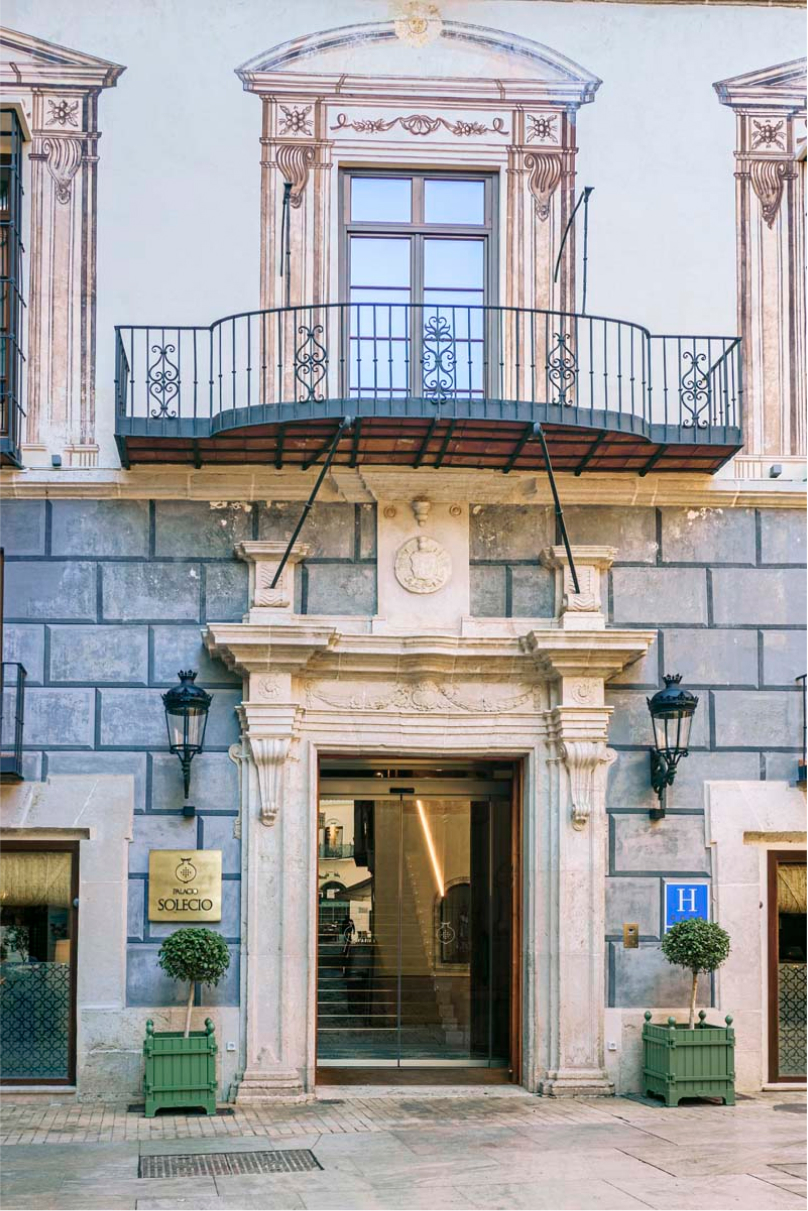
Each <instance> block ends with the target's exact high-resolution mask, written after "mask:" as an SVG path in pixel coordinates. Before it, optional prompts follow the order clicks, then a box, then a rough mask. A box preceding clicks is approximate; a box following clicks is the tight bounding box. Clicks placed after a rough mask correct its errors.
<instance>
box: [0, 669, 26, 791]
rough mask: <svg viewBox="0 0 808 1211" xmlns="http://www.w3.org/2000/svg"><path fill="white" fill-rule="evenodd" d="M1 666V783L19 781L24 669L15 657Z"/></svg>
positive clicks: (20, 773)
mask: <svg viewBox="0 0 808 1211" xmlns="http://www.w3.org/2000/svg"><path fill="white" fill-rule="evenodd" d="M0 667H2V694H0V777H2V780H3V781H4V782H6V781H8V782H19V781H20V779H21V778H22V776H23V772H22V732H23V723H24V718H25V677H26V672H25V668H24V667H23V665H21V664H19V663H18V662H17V661H14V660H4V661H3V662H2V666H0Z"/></svg>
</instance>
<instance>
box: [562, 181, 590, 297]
mask: <svg viewBox="0 0 808 1211" xmlns="http://www.w3.org/2000/svg"><path fill="white" fill-rule="evenodd" d="M594 192H595V187H594V185H584V187H583V189H582V191H581V196H580V197H579V198H578V201H577V202H576V203H575V207H574V208H573V211H572V214H571V215H570V217H569V221H568V223H567V226H566V227H565V228H564V234H563V236H562V237H561V246H560V248H559V250H558V256H557V258H556V263H555V271H554V273H553V281H554V282H557V281H558V271H559V269H560V268H561V257H562V256H563V253H564V245H565V244H566V242H567V237H568V236H569V233H570V231H571V230H572V224H573V223H574V222H575V216H576V214H577V213H578V208H579V207H580V205H581V202H586V208H585V209H584V216H585V217H586V218H587V219H588V215H589V195H590V193H594ZM586 244H587V239H586V232H584V249H586ZM584 265H585V263H584ZM584 283H586V268H584ZM583 310H584V314H585V313H586V285H584V309H583Z"/></svg>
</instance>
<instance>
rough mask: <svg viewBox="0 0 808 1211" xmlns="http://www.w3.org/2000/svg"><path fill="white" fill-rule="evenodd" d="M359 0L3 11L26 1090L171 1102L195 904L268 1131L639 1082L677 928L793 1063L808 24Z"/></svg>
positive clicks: (9, 918)
mask: <svg viewBox="0 0 808 1211" xmlns="http://www.w3.org/2000/svg"><path fill="white" fill-rule="evenodd" d="M353 9H355V10H356V11H355V12H353V10H351V12H350V13H349V12H348V9H347V8H346V9H345V13H346V14H347V15H346V18H345V23H344V24H343V25H341V26H339V27H338V28H333V26H332V21H331V19H330V18H329V14H328V12H327V11H326V9H325V7H324V6H322V5H320V4H317V3H313V4H311V5H309V6H308V7H307V8H306V9H305V11H303V10H301V11H300V12H297V11H295V12H292V11H289V12H287V11H286V10H285V9H284V10H283V20H282V21H281V20H280V19H279V20H278V21H273V22H270V23H267V20H266V13H265V12H264V11H263V10H261V8H260V6H258V5H252V4H247V5H245V6H243V8H242V10H241V11H240V14H239V16H238V17H237V18H234V20H233V21H232V22H228V21H225V18H224V17H223V15H222V14H221V13H219V12H218V10H217V11H215V12H214V11H213V10H211V12H210V14H209V16H210V20H209V21H206V22H205V23H204V28H198V29H197V28H191V27H190V26H189V24H188V16H187V14H185V13H184V11H183V6H181V5H172V4H168V3H167V4H165V5H161V6H158V7H157V8H156V9H155V10H153V11H151V10H150V12H149V14H148V15H147V14H146V13H145V12H137V13H132V14H130V16H129V17H128V18H127V20H126V21H124V22H123V23H122V25H121V28H120V29H118V30H116V29H111V28H109V27H108V26H107V25H105V24H104V23H103V13H102V10H101V8H100V7H97V8H96V6H94V5H93V4H87V5H85V6H83V11H82V13H81V15H80V17H79V18H78V20H73V19H72V18H71V23H70V34H69V38H68V35H67V33H66V32H65V31H66V29H67V26H66V25H65V23H64V18H63V16H62V15H61V14H60V12H59V10H58V6H56V5H50V4H48V3H46V4H45V5H44V6H43V5H42V4H39V5H37V8H36V11H35V10H34V9H33V8H32V7H30V6H28V5H27V4H23V3H20V4H19V5H18V7H17V15H16V16H15V20H14V22H12V24H14V27H15V28H14V29H7V30H5V31H4V32H3V36H2V60H0V70H1V71H2V81H3V88H4V94H3V95H4V99H3V105H4V109H3V144H2V152H3V161H2V171H3V174H4V176H3V179H4V183H5V186H6V188H5V197H4V201H3V210H2V212H0V217H2V221H3V230H4V244H3V249H4V257H5V260H4V263H3V269H4V289H5V294H6V307H5V311H4V318H3V322H4V332H3V348H4V362H3V375H4V378H3V417H2V420H3V432H2V457H3V464H4V466H3V470H2V489H3V507H2V545H3V549H4V582H3V619H4V626H3V661H4V664H3V685H4V709H3V724H2V728H3V737H2V738H3V770H4V785H3V788H2V808H1V811H2V814H0V830H1V831H0V841H2V842H3V845H4V848H3V856H2V859H1V860H0V861H1V862H2V913H3V917H2V922H1V924H2V929H3V934H2V946H3V953H2V956H1V957H0V959H1V961H2V963H3V966H4V969H5V974H6V977H7V978H6V980H5V982H4V983H3V984H2V986H0V998H1V999H2V1010H3V1013H4V1018H5V1022H6V1028H5V1037H6V1040H8V1038H9V1037H11V1039H12V1045H11V1046H10V1047H9V1045H8V1043H7V1046H6V1053H5V1058H4V1061H3V1064H4V1069H3V1073H2V1079H3V1081H4V1083H8V1084H9V1085H10V1086H14V1092H16V1095H17V1096H26V1097H36V1096H45V1097H51V1098H52V1097H57V1096H60V1097H68V1098H72V1097H77V1098H79V1099H82V1100H93V1099H110V1100H129V1101H131V1100H134V1099H137V1098H138V1096H139V1094H140V1092H141V1089H142V1080H143V1058H142V1043H143V1035H144V1028H145V1022H146V1019H147V1018H151V1019H152V1020H154V1022H155V1023H156V1025H157V1028H158V1029H160V1028H165V1029H168V1028H172V1027H175V1026H176V1025H177V1024H178V1023H179V1022H180V1020H181V1017H180V1015H181V1013H182V1009H181V1005H182V1002H183V1000H184V997H185V993H184V990H183V989H182V987H178V986H176V985H174V984H173V983H171V982H170V981H169V980H168V979H167V978H166V976H165V975H164V973H163V972H162V970H161V968H160V967H159V965H158V961H157V956H158V950H159V947H160V944H161V941H162V939H163V938H164V937H165V936H166V935H167V934H169V933H171V932H173V930H174V929H175V928H177V927H178V925H180V924H182V922H183V921H185V922H187V923H192V922H193V921H194V920H196V919H198V918H199V917H200V915H201V917H202V919H205V920H206V921H207V920H210V916H211V915H212V916H213V918H214V919H213V920H212V921H211V922H210V926H209V927H210V928H212V929H214V930H216V931H218V932H220V933H221V934H222V935H223V936H224V938H225V940H226V941H227V944H228V947H229V949H230V954H231V963H230V967H229V969H228V973H227V975H226V977H225V978H224V980H223V981H222V982H221V983H220V984H219V985H217V986H215V987H205V988H202V989H199V990H198V992H197V1004H198V1006H199V1008H198V1009H197V1010H196V1011H195V1012H196V1016H197V1017H198V1021H199V1024H200V1025H201V1023H202V1020H203V1019H204V1018H205V1017H206V1016H209V1017H211V1018H212V1019H213V1021H214V1023H215V1027H216V1034H217V1038H218V1040H219V1058H218V1062H219V1065H220V1069H219V1071H220V1086H221V1089H222V1091H223V1094H224V1096H225V1097H228V1098H230V1099H232V1100H235V1101H237V1102H239V1103H246V1104H249V1103H251V1102H253V1103H254V1102H256V1101H263V1100H269V1099H273V1098H300V1097H305V1096H308V1095H310V1094H311V1092H312V1090H313V1088H314V1086H315V1084H316V1082H317V1080H318V1079H328V1080H335V1079H339V1073H340V1071H345V1070H348V1069H354V1068H356V1067H361V1068H364V1069H367V1070H368V1073H371V1072H375V1073H379V1072H381V1073H382V1074H383V1076H384V1077H385V1079H390V1080H394V1079H396V1074H397V1072H398V1071H400V1070H401V1069H402V1068H417V1069H420V1070H422V1072H423V1073H424V1074H426V1075H425V1079H428V1077H429V1073H430V1072H434V1070H435V1069H441V1068H446V1067H453V1068H455V1069H456V1070H457V1076H458V1079H459V1080H461V1079H462V1080H470V1081H471V1080H478V1079H492V1077H493V1078H501V1079H508V1080H512V1081H514V1082H516V1083H518V1084H521V1085H524V1086H525V1087H526V1088H528V1089H530V1090H532V1091H535V1092H537V1093H541V1094H544V1095H548V1096H567V1095H575V1094H593V1093H595V1094H604V1095H609V1094H612V1093H614V1092H615V1091H617V1092H627V1091H633V1090H639V1089H640V1088H641V1072H640V1067H641V1064H640V1031H641V1026H642V1021H643V1014H644V1012H645V1011H646V1010H648V1009H650V1010H651V1011H652V1013H653V1014H654V1015H655V1017H656V1016H657V1015H659V1016H660V1019H661V1020H665V1017H667V1015H668V1014H670V1013H676V1012H680V1011H681V1009H682V1006H683V1005H684V1004H686V1002H687V999H688V992H687V982H688V981H687V977H686V974H685V973H682V972H681V971H679V970H678V969H674V968H672V967H670V966H669V965H668V964H667V963H666V962H665V960H664V958H663V956H662V954H661V950H660V939H661V937H662V935H663V933H664V930H665V928H666V927H667V926H669V925H670V924H671V923H672V921H673V920H675V919H677V916H680V915H681V914H682V913H684V914H686V915H687V914H690V915H694V914H695V915H703V916H708V917H710V918H712V919H714V920H717V921H719V922H720V923H721V924H722V925H723V926H724V927H725V928H726V929H727V930H728V931H729V933H730V935H731V938H732V953H731V955H730V959H729V960H728V962H727V964H726V965H725V966H724V967H723V968H722V969H721V970H720V971H719V972H717V973H716V974H715V976H714V977H712V978H711V979H705V980H704V981H703V983H702V985H701V988H700V994H699V1003H700V1005H701V1006H703V1007H704V1008H706V1009H707V1010H708V1012H709V1013H710V1015H711V1016H715V1015H717V1017H716V1020H720V1019H722V1018H723V1017H724V1015H725V1014H728V1013H729V1014H732V1015H733V1018H734V1023H735V1028H736V1035H737V1046H736V1062H737V1077H738V1086H739V1088H741V1089H760V1088H761V1087H763V1086H765V1085H768V1084H772V1083H773V1084H775V1085H776V1084H777V1083H778V1082H784V1081H785V1082H788V1083H790V1084H791V1085H792V1086H793V1085H794V1083H799V1082H800V1081H802V1082H803V1083H804V1080H805V1074H804V1071H803V1069H804V1059H803V1057H804V1043H805V1016H804V985H805V970H806V968H805V949H804V947H805V941H804V923H805V894H806V893H805V822H804V811H805V782H804V760H805V758H804V720H805V715H804V684H805V683H804V680H803V681H802V682H801V681H800V680H799V679H800V677H802V675H803V674H804V672H805V642H804V625H805V571H804V568H805V515H804V491H805V469H804V458H805V374H804V371H805V336H804V320H805V297H804V279H803V276H802V273H801V264H802V260H803V255H804V205H803V202H804V188H805V141H804V121H805V110H806V106H805V61H804V60H800V59H797V58H796V56H797V54H798V53H799V46H798V41H799V33H798V25H799V23H800V21H801V17H800V14H799V12H792V11H790V9H789V7H787V6H785V7H782V8H774V9H769V8H765V9H764V8H758V7H756V6H753V5H746V4H740V5H729V6H726V7H722V8H718V9H712V8H711V9H706V10H705V9H703V8H700V9H699V25H700V30H701V37H700V39H699V45H698V49H697V52H696V53H695V56H694V57H691V59H689V60H688V62H689V63H690V65H691V66H690V69H689V71H688V73H687V74H683V73H682V71H681V66H680V65H681V62H682V61H683V60H682V55H681V54H680V51H681V50H682V48H683V47H685V46H691V41H692V40H691V29H692V22H693V21H694V14H693V11H692V9H691V8H690V6H688V5H682V6H664V5H631V6H623V5H620V4H597V5H594V4H588V3H585V2H582V3H576V4H572V5H538V4H524V3H518V2H516V0H514V2H512V3H511V2H509V0H502V2H491V3H488V2H482V0H480V2H478V0H473V2H469V3H466V4H462V5H461V4H448V3H447V4H446V5H445V6H440V7H435V6H424V5H422V6H418V5H410V6H401V7H399V8H396V9H395V11H393V10H389V11H388V9H387V7H386V6H385V5H383V4H379V5H375V4H372V5H368V4H357V5H354V6H353ZM270 27H271V30H270V32H267V31H268V29H270ZM23 31H24V32H23ZM551 34H552V37H551ZM67 40H69V41H70V42H71V45H72V43H73V42H79V41H80V44H81V46H82V48H84V47H87V48H89V49H90V50H91V51H92V53H88V51H87V50H85V49H82V50H80V51H79V50H75V49H67V48H66V47H65V46H63V45H62V41H67ZM545 43H552V47H551V46H550V45H547V44H545ZM267 47H269V49H267ZM231 49H232V54H231V53H230V51H231ZM96 52H98V53H99V54H100V53H101V52H103V54H104V55H108V56H109V58H102V57H97V55H96ZM228 55H229V57H227V56H228ZM122 63H126V65H127V66H126V69H124V67H123V66H122ZM582 63H585V64H586V66H582V65H581V64H582ZM236 64H240V66H238V67H237V68H236V75H235V76H234V75H233V70H232V69H233V68H234V66H236ZM750 68H751V70H750ZM124 71H125V74H122V73H124ZM742 73H743V74H742ZM599 110H604V111H605V112H604V115H603V117H602V118H599V117H598V116H597V115H598V111H599ZM101 129H103V131H104V138H103V139H101V138H100V132H101ZM155 132H159V137H156V133H155ZM688 160H689V161H690V162H691V163H692V162H693V161H697V162H698V163H699V164H700V176H699V177H698V178H697V180H696V181H695V183H694V178H693V173H692V172H691V171H690V170H688V172H687V174H685V173H684V172H683V168H682V165H683V164H684V163H687V162H688ZM155 170H156V171H155ZM685 180H687V182H688V184H687V186H685ZM588 182H592V183H593V185H594V189H593V188H592V187H591V186H589V187H587V183H588ZM601 197H602V198H603V202H602V203H601V202H600V199H601ZM599 206H600V213H599V211H598V207H599ZM150 317H153V321H150ZM133 319H134V320H136V321H146V322H145V323H144V322H141V323H134V324H133V323H132V322H131V321H132V320H133ZM694 332H695V333H696V335H693V333H694ZM721 332H723V333H725V334H726V335H715V333H721ZM671 333H673V334H674V335H670V334H671ZM556 492H557V494H558V495H557V497H556ZM562 510H563V521H562V520H561V518H560V513H561V512H562ZM301 523H302V524H301ZM188 669H193V670H195V671H196V673H197V684H199V685H201V686H203V687H204V688H205V690H206V691H208V693H209V694H210V695H211V696H212V704H211V707H210V713H209V716H208V720H207V727H206V730H205V734H204V743H203V748H202V751H201V753H199V754H198V755H197V756H195V757H194V759H193V761H192V763H191V784H190V795H188V794H186V793H185V790H184V785H183V772H182V769H181V767H180V763H179V762H178V761H177V757H176V755H174V754H173V753H172V752H170V751H169V746H168V740H167V733H166V717H165V711H164V703H163V695H164V694H165V693H166V691H168V690H169V689H170V688H171V687H172V686H173V685H174V684H175V683H176V679H177V675H178V672H179V670H188ZM21 670H22V671H21ZM668 674H671V675H673V674H676V675H679V676H681V677H682V679H683V681H684V683H685V684H686V685H687V687H688V688H689V689H691V690H693V692H694V693H696V694H697V695H698V698H699V704H698V707H697V710H696V714H695V716H694V719H693V725H692V731H691V734H690V739H689V751H688V754H687V755H686V756H684V757H683V758H682V759H681V761H680V763H679V766H678V769H677V773H676V777H675V780H674V781H673V782H672V784H671V785H669V786H668V787H667V788H666V789H665V790H664V791H663V792H662V794H661V795H658V794H657V792H656V791H655V790H654V789H653V787H652V783H651V759H650V756H649V750H650V747H651V743H652V732H651V723H650V717H649V712H648V703H647V700H648V698H650V697H651V696H652V695H653V694H654V693H655V692H656V691H657V690H658V689H659V688H660V687H661V685H662V683H663V677H664V676H666V675H668ZM23 686H24V691H23V688H22V687H23ZM191 804H192V805H193V806H191ZM208 851H212V852H213V853H214V854H218V855H221V863H222V878H221V890H220V909H219V904H218V903H217V904H216V907H215V908H214V909H212V910H210V911H207V910H206V911H207V916H205V912H202V910H201V909H200V905H201V904H202V900H200V899H199V895H200V894H201V893H197V895H196V898H195V899H194V897H193V895H192V894H191V892H189V893H188V896H187V897H185V899H184V900H183V897H184V896H185V892H184V891H183V886H180V887H179V888H178V887H176V886H174V887H172V888H170V889H169V891H168V892H165V889H162V890H163V892H164V894H163V895H162V899H161V894H160V893H161V887H158V884H157V874H156V871H157V866H156V864H155V856H156V855H161V854H162V855H165V854H166V852H168V853H169V854H170V855H174V856H175V858H169V859H168V860H169V861H173V860H176V862H177V863H178V865H177V874H176V876H175V879H174V883H175V884H176V883H180V884H183V885H184V886H189V885H193V883H194V877H195V874H196V870H195V868H194V866H193V863H194V861H195V860H196V859H195V857H194V856H195V855H200V854H204V853H207V852H208ZM189 864H190V865H189ZM181 871H187V872H188V879H185V877H184V874H182V873H181ZM188 880H190V884H189V883H188ZM166 896H168V901H170V903H169V906H168V908H167V907H166V903H167V900H166ZM172 897H173V899H172ZM177 898H179V899H180V900H183V903H184V904H185V907H184V909H178V908H177V905H176V903H175V901H176V900H177ZM172 904H173V905H174V907H173V909H172V907H171V905H172ZM161 905H162V906H161ZM167 918H168V919H167ZM195 1021H196V1017H195Z"/></svg>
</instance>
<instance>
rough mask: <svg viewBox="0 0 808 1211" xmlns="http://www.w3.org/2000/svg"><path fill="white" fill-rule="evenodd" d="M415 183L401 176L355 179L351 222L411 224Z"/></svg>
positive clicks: (352, 178)
mask: <svg viewBox="0 0 808 1211" xmlns="http://www.w3.org/2000/svg"><path fill="white" fill-rule="evenodd" d="M411 217H412V181H410V180H402V179H401V178H400V177H351V219H352V220H353V221H354V222H355V223H409V222H410V219H411Z"/></svg>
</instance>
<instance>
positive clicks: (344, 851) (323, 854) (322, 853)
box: [317, 841, 354, 859]
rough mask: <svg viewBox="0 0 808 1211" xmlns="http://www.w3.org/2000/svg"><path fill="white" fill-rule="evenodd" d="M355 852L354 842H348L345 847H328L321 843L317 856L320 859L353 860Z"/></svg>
mask: <svg viewBox="0 0 808 1211" xmlns="http://www.w3.org/2000/svg"><path fill="white" fill-rule="evenodd" d="M353 852H354V848H353V843H352V842H348V843H347V844H345V845H328V844H327V843H326V842H324V841H321V842H320V844H319V846H318V847H317V855H318V857H320V858H334V859H340V858H352V857H353Z"/></svg>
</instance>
